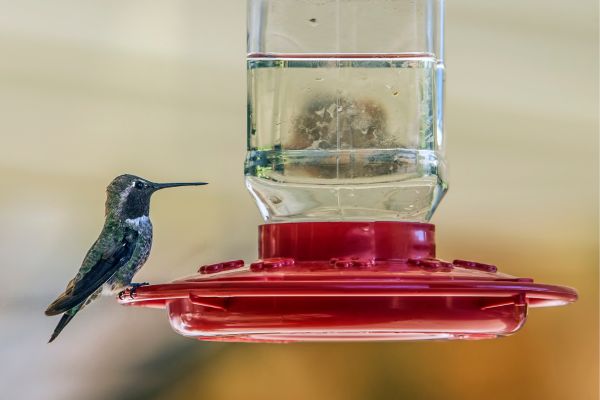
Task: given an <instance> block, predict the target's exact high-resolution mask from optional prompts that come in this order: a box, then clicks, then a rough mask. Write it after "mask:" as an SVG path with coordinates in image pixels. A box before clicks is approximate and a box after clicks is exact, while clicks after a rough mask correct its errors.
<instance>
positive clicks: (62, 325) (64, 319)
mask: <svg viewBox="0 0 600 400" xmlns="http://www.w3.org/2000/svg"><path fill="white" fill-rule="evenodd" d="M78 311H79V307H76V308H73V309H71V310H69V311H67V312H66V313H64V314H63V316H62V317H61V319H60V321H58V325H56V328H54V332H52V336H50V340H48V343H52V342H53V341H54V339H56V337H57V336H58V335H59V334H60V333H61V332H62V330H63V329H65V326H67V324H68V323H69V322H71V320H72V319H73V317H74V316H75V314H77V312H78Z"/></svg>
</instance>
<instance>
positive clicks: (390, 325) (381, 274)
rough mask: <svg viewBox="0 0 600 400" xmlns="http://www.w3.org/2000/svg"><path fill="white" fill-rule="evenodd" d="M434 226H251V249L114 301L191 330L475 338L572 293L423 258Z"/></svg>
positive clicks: (224, 336) (235, 336)
mask: <svg viewBox="0 0 600 400" xmlns="http://www.w3.org/2000/svg"><path fill="white" fill-rule="evenodd" d="M434 230H435V227H434V226H433V225H431V224H420V223H404V222H304V223H287V224H268V225H262V226H260V228H259V234H260V240H259V257H260V260H259V261H256V262H254V263H252V264H249V265H248V264H245V263H244V262H243V261H242V260H237V261H229V262H224V263H219V264H212V265H205V266H202V267H201V268H200V269H199V271H198V272H199V273H198V274H196V275H194V276H191V277H187V278H183V279H180V280H177V281H174V282H172V283H169V284H163V285H152V286H143V287H140V288H138V289H137V291H136V292H135V293H133V296H132V297H133V298H129V297H127V298H125V299H124V300H121V302H122V303H123V304H130V305H136V306H146V307H157V308H166V309H167V311H168V314H169V319H170V321H171V325H172V326H173V328H174V329H175V330H176V331H177V332H179V333H180V334H182V335H185V336H192V337H195V338H197V339H201V340H214V341H236V342H241V341H252V342H292V341H343V340H352V341H359V340H360V341H367V340H368V341H375V340H422V339H487V338H494V337H497V336H504V335H509V334H512V333H514V332H516V331H517V330H518V329H519V328H521V326H523V324H524V323H525V319H526V317H527V309H528V307H543V306H555V305H563V304H566V303H569V302H573V301H575V300H576V299H577V293H576V292H575V291H574V290H573V289H570V288H566V287H560V286H551V285H540V284H534V283H533V280H532V279H528V278H515V277H513V276H510V275H506V274H502V273H499V272H497V270H496V267H495V266H493V265H489V264H481V263H476V262H472V261H464V260H454V261H453V262H451V263H450V262H446V261H442V260H439V259H436V258H435V242H434Z"/></svg>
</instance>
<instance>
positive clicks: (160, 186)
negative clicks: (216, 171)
mask: <svg viewBox="0 0 600 400" xmlns="http://www.w3.org/2000/svg"><path fill="white" fill-rule="evenodd" d="M202 185H208V183H207V182H178V183H154V184H152V186H153V188H154V191H157V190H160V189H166V188H172V187H179V186H202Z"/></svg>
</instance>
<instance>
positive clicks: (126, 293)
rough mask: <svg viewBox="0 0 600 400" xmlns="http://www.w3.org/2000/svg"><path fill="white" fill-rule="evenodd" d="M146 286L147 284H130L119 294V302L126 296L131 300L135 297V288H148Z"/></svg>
mask: <svg viewBox="0 0 600 400" xmlns="http://www.w3.org/2000/svg"><path fill="white" fill-rule="evenodd" d="M148 285H149V283H148V282H142V283H132V284H130V285H129V287H128V288H127V289H125V290H122V291H120V292H119V300H123V299H125V298H126V297H127V296H129V298H130V299H133V298H134V297H135V292H136V291H137V288H139V287H140V286H148Z"/></svg>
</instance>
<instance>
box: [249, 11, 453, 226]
mask: <svg viewBox="0 0 600 400" xmlns="http://www.w3.org/2000/svg"><path fill="white" fill-rule="evenodd" d="M443 8H444V1H443V0H413V1H409V0H248V57H247V67H248V132H247V135H248V153H247V157H246V163H245V175H246V185H247V187H248V189H249V190H250V192H251V193H252V195H253V196H254V198H255V200H256V202H257V204H258V207H259V209H260V212H261V214H262V216H263V218H264V219H265V221H267V222H301V221H344V220H355V221H375V220H377V221H421V222H426V221H428V220H429V219H430V217H431V215H432V214H433V212H434V210H435V208H436V207H437V205H438V203H439V202H440V200H441V198H442V197H443V195H444V193H445V192H446V190H447V188H448V184H447V180H446V168H445V162H444V157H443V146H444V135H443V97H444V95H443V93H444V62H443Z"/></svg>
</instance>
